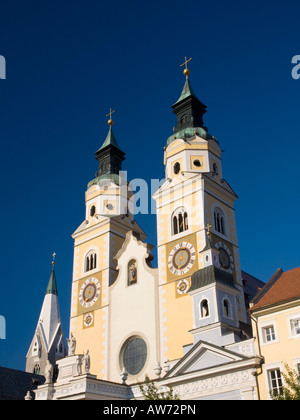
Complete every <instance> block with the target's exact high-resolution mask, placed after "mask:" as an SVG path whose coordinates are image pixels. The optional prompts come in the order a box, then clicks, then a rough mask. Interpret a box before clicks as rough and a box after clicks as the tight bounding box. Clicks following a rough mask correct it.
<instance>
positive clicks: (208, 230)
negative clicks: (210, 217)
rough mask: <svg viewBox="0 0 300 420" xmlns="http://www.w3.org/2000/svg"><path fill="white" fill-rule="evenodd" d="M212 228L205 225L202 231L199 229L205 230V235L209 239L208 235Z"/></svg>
mask: <svg viewBox="0 0 300 420" xmlns="http://www.w3.org/2000/svg"><path fill="white" fill-rule="evenodd" d="M211 227H212V226H211V225H210V224H208V223H207V225H206V226H205V227H204V228H203V229H200V230H206V234H207V236H208V237H209V235H210V228H211Z"/></svg>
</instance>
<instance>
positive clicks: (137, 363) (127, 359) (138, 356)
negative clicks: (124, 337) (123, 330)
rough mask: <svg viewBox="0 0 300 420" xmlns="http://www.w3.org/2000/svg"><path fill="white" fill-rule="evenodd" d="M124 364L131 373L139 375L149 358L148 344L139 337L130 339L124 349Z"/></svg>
mask: <svg viewBox="0 0 300 420" xmlns="http://www.w3.org/2000/svg"><path fill="white" fill-rule="evenodd" d="M122 359H123V366H124V367H125V369H126V371H127V372H128V373H129V375H137V374H138V373H139V372H140V371H141V370H142V369H143V367H144V365H145V363H146V359H147V345H146V343H145V341H144V340H142V339H141V338H139V337H134V338H131V339H129V341H127V342H126V343H125V346H124V348H123V351H122Z"/></svg>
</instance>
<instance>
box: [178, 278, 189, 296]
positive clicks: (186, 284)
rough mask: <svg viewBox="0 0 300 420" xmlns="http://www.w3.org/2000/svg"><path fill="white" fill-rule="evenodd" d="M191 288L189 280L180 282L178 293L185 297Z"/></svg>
mask: <svg viewBox="0 0 300 420" xmlns="http://www.w3.org/2000/svg"><path fill="white" fill-rule="evenodd" d="M189 287H190V284H189V282H188V281H187V280H180V281H179V283H178V284H177V292H178V293H179V294H180V295H184V294H185V293H186V292H187V291H188V289H189Z"/></svg>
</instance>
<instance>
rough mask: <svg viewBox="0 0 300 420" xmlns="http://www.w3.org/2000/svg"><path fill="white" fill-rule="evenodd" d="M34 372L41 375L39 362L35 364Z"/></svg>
mask: <svg viewBox="0 0 300 420" xmlns="http://www.w3.org/2000/svg"><path fill="white" fill-rule="evenodd" d="M33 373H35V374H36V375H39V374H40V373H41V368H40V365H39V364H37V365H35V366H34V368H33Z"/></svg>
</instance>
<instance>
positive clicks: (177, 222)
mask: <svg viewBox="0 0 300 420" xmlns="http://www.w3.org/2000/svg"><path fill="white" fill-rule="evenodd" d="M188 228H189V221H188V214H187V211H186V210H185V209H184V207H180V208H179V209H177V210H175V211H174V213H173V215H172V235H177V233H181V232H185V231H186V230H188Z"/></svg>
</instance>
